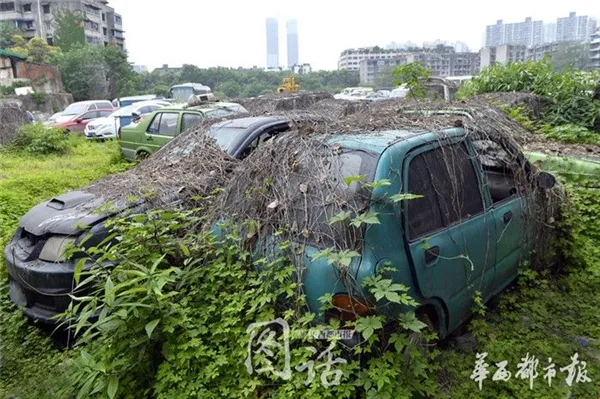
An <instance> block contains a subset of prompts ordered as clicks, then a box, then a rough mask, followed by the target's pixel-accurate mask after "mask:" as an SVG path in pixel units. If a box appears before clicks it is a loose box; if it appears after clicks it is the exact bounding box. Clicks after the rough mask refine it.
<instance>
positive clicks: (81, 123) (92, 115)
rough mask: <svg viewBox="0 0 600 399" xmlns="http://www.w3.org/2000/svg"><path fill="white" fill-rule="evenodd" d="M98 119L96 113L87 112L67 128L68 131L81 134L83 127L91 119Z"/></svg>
mask: <svg viewBox="0 0 600 399" xmlns="http://www.w3.org/2000/svg"><path fill="white" fill-rule="evenodd" d="M96 118H98V111H88V112H86V113H85V114H82V115H80V116H79V118H78V119H77V120H76V121H75V123H74V124H73V125H71V126H70V127H69V130H70V131H72V132H76V133H83V131H84V130H85V127H86V126H87V124H88V123H90V121H91V120H92V119H96Z"/></svg>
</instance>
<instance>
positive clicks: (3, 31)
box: [0, 21, 21, 48]
mask: <svg viewBox="0 0 600 399" xmlns="http://www.w3.org/2000/svg"><path fill="white" fill-rule="evenodd" d="M20 33H21V30H20V29H17V28H15V26H14V25H13V24H12V23H11V22H9V21H2V22H0V48H11V47H14V46H15V42H14V40H13V36H15V35H19V34H20Z"/></svg>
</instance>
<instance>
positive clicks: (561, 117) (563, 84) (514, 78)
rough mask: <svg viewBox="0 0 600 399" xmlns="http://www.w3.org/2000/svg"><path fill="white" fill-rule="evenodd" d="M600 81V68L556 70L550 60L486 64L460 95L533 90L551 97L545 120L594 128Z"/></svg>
mask: <svg viewBox="0 0 600 399" xmlns="http://www.w3.org/2000/svg"><path fill="white" fill-rule="evenodd" d="M598 81H600V74H599V73H598V72H590V73H585V72H582V71H579V70H576V69H573V68H565V69H564V70H563V71H561V72H555V70H554V69H553V68H552V64H551V62H550V60H548V59H544V60H542V61H538V62H534V61H527V62H523V63H510V64H508V65H500V64H494V65H492V66H489V67H487V68H484V69H483V70H482V71H481V72H480V73H479V75H477V76H475V77H474V78H473V80H472V81H470V82H467V83H466V84H465V85H464V86H463V87H462V88H461V90H460V91H459V93H458V98H462V99H464V98H467V97H471V96H474V95H477V94H484V93H497V92H530V93H533V94H536V95H539V96H542V97H545V98H546V99H547V100H548V104H547V105H545V106H544V109H543V122H544V123H546V124H548V125H550V126H560V125H564V124H573V125H578V126H581V127H583V128H586V129H591V128H592V127H593V126H594V122H595V121H596V119H597V118H598V115H600V102H599V101H592V96H593V91H594V88H595V86H596V84H597V82H598Z"/></svg>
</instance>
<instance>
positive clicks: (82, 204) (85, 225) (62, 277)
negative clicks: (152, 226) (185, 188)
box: [4, 112, 317, 324]
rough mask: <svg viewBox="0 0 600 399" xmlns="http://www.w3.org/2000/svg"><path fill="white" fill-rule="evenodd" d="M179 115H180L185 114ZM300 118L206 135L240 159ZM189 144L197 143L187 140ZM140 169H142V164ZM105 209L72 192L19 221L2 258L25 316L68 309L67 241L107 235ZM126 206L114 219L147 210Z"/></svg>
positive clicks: (88, 242)
mask: <svg viewBox="0 0 600 399" xmlns="http://www.w3.org/2000/svg"><path fill="white" fill-rule="evenodd" d="M182 113H183V114H184V115H185V112H182ZM156 114H157V115H160V114H161V112H157V113H156ZM160 116H162V115H160ZM179 116H182V115H179ZM307 118H310V120H311V121H314V120H316V119H315V118H317V117H315V116H311V115H307ZM302 120H303V117H302V116H300V117H298V118H296V117H294V119H293V120H292V119H291V118H290V117H287V116H261V117H247V118H240V119H233V120H229V121H224V122H220V123H216V124H215V125H213V126H211V127H210V129H209V130H208V132H207V134H208V135H209V136H211V137H213V138H214V139H215V140H216V142H217V144H218V145H219V146H220V147H221V148H222V149H223V151H225V152H227V153H228V154H229V155H231V156H234V157H237V158H243V157H245V156H246V155H248V153H249V152H250V151H251V150H252V149H254V148H256V147H257V146H259V145H261V144H262V143H264V142H265V141H266V140H269V139H270V138H272V137H273V136H275V135H276V134H279V133H282V132H285V131H288V130H290V128H291V127H292V126H294V123H302ZM142 134H143V132H142ZM192 143H198V141H196V142H194V141H193V140H192ZM165 150H166V148H165ZM169 151H171V152H172V153H173V157H171V158H170V160H171V161H175V162H176V161H177V157H180V158H184V157H187V156H188V155H189V154H190V153H192V152H196V151H202V148H198V147H197V146H194V145H190V143H189V142H186V143H185V145H184V146H182V147H179V148H177V147H176V148H171V149H169ZM139 167H141V168H143V167H144V163H142V164H140V166H139ZM177 199H178V198H174V199H173V200H174V201H176V200H177ZM106 205H107V204H106V202H105V200H104V199H103V198H101V197H99V196H96V195H94V194H91V193H89V192H85V191H72V192H68V193H66V194H62V195H60V196H57V197H55V198H52V199H50V200H49V201H45V202H43V203H41V204H39V205H37V206H35V207H34V208H33V209H31V210H30V211H29V212H28V213H27V214H26V215H25V216H23V218H21V220H20V222H19V227H18V228H17V231H16V232H15V234H14V236H13V237H12V239H11V241H10V242H9V243H8V245H7V246H6V248H5V250H4V257H5V259H6V263H7V268H8V272H9V276H10V277H9V281H10V284H9V294H10V298H11V300H12V301H13V302H14V303H15V304H16V305H18V306H19V307H21V308H22V309H23V311H24V313H25V315H27V316H28V317H31V318H34V319H38V320H40V321H42V322H45V323H50V324H53V323H56V322H57V320H56V319H54V318H53V317H54V316H56V315H58V314H60V313H63V312H64V311H65V310H66V309H67V308H68V306H69V304H70V303H71V298H70V296H69V294H71V293H72V292H73V289H74V285H73V284H74V283H73V271H74V270H75V265H76V263H77V259H67V258H66V256H65V253H64V251H65V248H66V247H67V246H68V244H69V243H74V244H76V245H78V244H81V245H83V246H87V247H88V248H89V247H92V246H95V245H98V244H99V243H101V242H102V241H104V240H105V239H106V238H107V237H109V235H110V234H111V233H110V231H109V230H108V229H107V228H106V227H105V222H106V221H107V216H106V215H105V214H103V213H102V212H100V210H101V209H105V208H106ZM117 206H119V208H118V209H117V208H116V207H117ZM129 206H130V205H128V204H127V201H121V202H119V203H118V204H117V203H114V204H113V206H112V207H111V208H114V211H115V212H116V215H115V216H116V217H118V215H119V214H120V213H122V212H126V211H127V212H130V213H140V212H144V211H146V210H147V209H146V208H144V204H141V205H139V206H138V207H136V208H134V209H130V208H129ZM91 266H92V262H91V261H90V262H89V263H86V264H85V265H84V266H83V270H89V269H90V268H91Z"/></svg>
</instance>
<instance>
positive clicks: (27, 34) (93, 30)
mask: <svg viewBox="0 0 600 399" xmlns="http://www.w3.org/2000/svg"><path fill="white" fill-rule="evenodd" d="M61 8H68V9H71V10H77V11H81V12H83V13H84V14H85V20H84V26H83V29H84V32H85V40H86V42H87V43H88V44H92V45H105V46H107V45H109V44H112V45H115V46H117V47H119V48H121V49H123V48H125V36H124V35H123V33H124V32H125V31H124V30H123V19H122V17H121V15H119V14H117V13H116V12H115V10H114V8H112V7H110V6H109V5H108V1H107V0H100V1H95V0H44V1H43V2H40V1H37V2H36V1H34V0H14V1H2V2H0V22H4V21H9V22H11V23H12V24H13V25H14V26H15V28H19V29H21V30H22V32H23V37H24V38H26V39H31V38H33V37H41V38H42V39H44V40H46V41H47V42H48V43H49V44H54V13H55V11H58V10H60V9H61Z"/></svg>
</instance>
